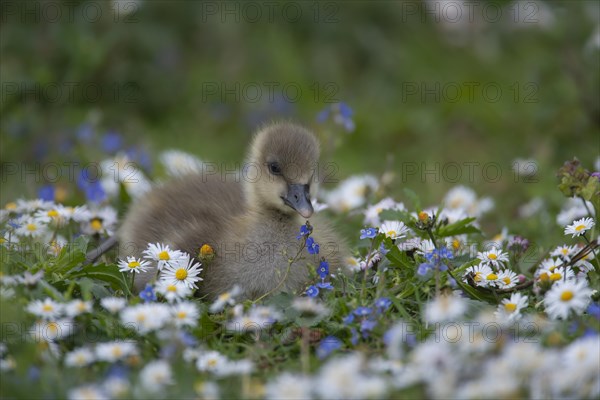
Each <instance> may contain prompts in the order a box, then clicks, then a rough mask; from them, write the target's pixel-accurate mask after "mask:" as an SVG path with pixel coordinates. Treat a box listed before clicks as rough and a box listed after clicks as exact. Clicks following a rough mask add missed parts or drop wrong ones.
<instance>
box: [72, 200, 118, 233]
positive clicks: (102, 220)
mask: <svg viewBox="0 0 600 400" xmlns="http://www.w3.org/2000/svg"><path fill="white" fill-rule="evenodd" d="M77 219H79V222H81V231H82V232H83V233H84V234H86V235H106V236H113V235H114V234H115V228H116V225H117V211H116V210H115V209H114V208H112V207H110V206H106V207H103V208H100V209H96V210H88V211H87V212H82V213H81V214H80V215H79V216H78V217H77Z"/></svg>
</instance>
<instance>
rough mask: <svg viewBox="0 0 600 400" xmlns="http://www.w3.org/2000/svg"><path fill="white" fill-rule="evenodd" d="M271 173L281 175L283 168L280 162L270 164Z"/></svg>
mask: <svg viewBox="0 0 600 400" xmlns="http://www.w3.org/2000/svg"><path fill="white" fill-rule="evenodd" d="M269 172H270V173H271V174H273V175H281V166H280V165H279V163H278V162H270V163H269Z"/></svg>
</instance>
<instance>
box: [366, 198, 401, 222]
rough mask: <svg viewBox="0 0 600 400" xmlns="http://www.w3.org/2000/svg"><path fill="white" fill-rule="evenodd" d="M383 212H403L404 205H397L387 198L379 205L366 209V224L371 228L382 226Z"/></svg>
mask: <svg viewBox="0 0 600 400" xmlns="http://www.w3.org/2000/svg"><path fill="white" fill-rule="evenodd" d="M383 210H396V211H403V210H405V208H404V204H402V203H396V202H395V201H394V199H392V198H391V197H386V198H385V199H383V200H381V201H379V202H378V203H376V204H373V205H371V206H369V207H367V208H366V210H365V211H364V215H365V224H366V225H370V226H378V225H379V224H381V221H380V220H379V214H381V212H382V211H383Z"/></svg>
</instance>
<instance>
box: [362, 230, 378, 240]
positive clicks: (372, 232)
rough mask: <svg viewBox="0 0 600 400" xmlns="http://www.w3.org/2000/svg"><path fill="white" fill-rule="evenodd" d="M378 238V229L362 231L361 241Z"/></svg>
mask: <svg viewBox="0 0 600 400" xmlns="http://www.w3.org/2000/svg"><path fill="white" fill-rule="evenodd" d="M375 236H377V228H366V229H361V230H360V238H361V239H373V238H375Z"/></svg>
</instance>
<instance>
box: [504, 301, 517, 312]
mask: <svg viewBox="0 0 600 400" xmlns="http://www.w3.org/2000/svg"><path fill="white" fill-rule="evenodd" d="M504 309H505V310H506V311H508V312H509V313H513V312H515V310H516V309H517V305H516V304H515V303H506V304H505V305H504Z"/></svg>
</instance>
